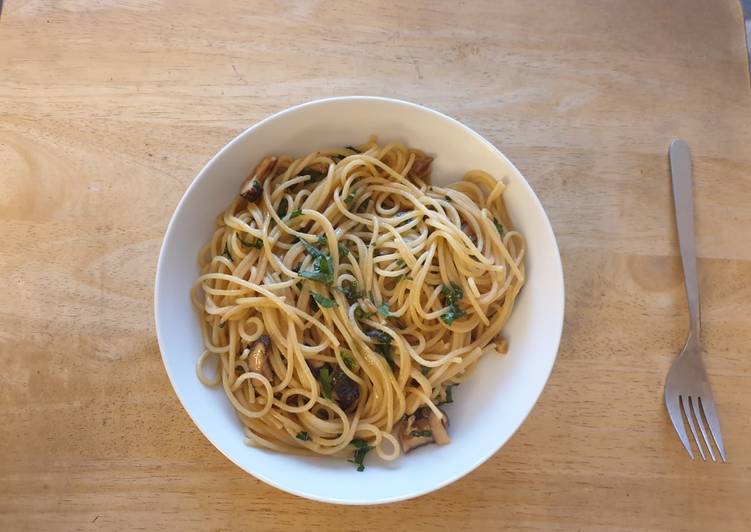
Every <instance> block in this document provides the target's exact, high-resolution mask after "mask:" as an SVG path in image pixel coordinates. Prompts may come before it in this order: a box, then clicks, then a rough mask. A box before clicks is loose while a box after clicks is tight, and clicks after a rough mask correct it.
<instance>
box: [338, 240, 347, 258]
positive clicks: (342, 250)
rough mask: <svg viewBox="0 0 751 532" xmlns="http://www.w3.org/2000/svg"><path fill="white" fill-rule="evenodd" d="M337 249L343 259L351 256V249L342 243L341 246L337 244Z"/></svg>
mask: <svg viewBox="0 0 751 532" xmlns="http://www.w3.org/2000/svg"><path fill="white" fill-rule="evenodd" d="M337 248H338V249H339V255H341V256H342V257H346V256H347V255H349V248H348V247H347V246H346V245H345V244H342V243H341V242H340V243H339V244H337Z"/></svg>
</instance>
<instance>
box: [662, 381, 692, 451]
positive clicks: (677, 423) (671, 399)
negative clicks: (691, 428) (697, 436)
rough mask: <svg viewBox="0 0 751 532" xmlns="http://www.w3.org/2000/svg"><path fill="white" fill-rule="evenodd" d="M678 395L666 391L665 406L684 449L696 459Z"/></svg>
mask: <svg viewBox="0 0 751 532" xmlns="http://www.w3.org/2000/svg"><path fill="white" fill-rule="evenodd" d="M678 397H679V396H678V395H671V394H669V393H668V390H667V389H665V406H666V407H667V409H668V415H669V416H670V421H672V422H673V428H674V429H675V431H676V432H677V433H678V437H679V438H680V439H681V443H682V444H683V448H684V449H686V452H687V453H688V455H689V456H690V457H691V460H693V459H694V453H693V452H692V451H691V444H690V443H688V434H686V426H685V425H684V424H683V417H682V416H681V406H680V404H679V402H678Z"/></svg>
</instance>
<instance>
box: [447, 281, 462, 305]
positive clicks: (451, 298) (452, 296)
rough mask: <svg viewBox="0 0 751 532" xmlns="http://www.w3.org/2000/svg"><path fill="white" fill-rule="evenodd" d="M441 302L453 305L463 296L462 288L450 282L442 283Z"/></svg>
mask: <svg viewBox="0 0 751 532" xmlns="http://www.w3.org/2000/svg"><path fill="white" fill-rule="evenodd" d="M441 295H442V296H443V302H444V304H446V305H453V304H454V303H456V302H458V301H459V300H461V299H462V298H463V297H464V290H462V287H461V286H459V285H458V284H456V283H454V282H452V283H451V284H449V285H443V288H441Z"/></svg>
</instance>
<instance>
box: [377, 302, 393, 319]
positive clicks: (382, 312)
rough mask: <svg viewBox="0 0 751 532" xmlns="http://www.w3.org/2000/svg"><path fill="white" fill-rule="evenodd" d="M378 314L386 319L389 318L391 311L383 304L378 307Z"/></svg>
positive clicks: (387, 305)
mask: <svg viewBox="0 0 751 532" xmlns="http://www.w3.org/2000/svg"><path fill="white" fill-rule="evenodd" d="M378 314H380V315H381V316H383V317H384V318H388V317H389V316H391V309H390V308H389V304H388V303H384V304H383V305H381V306H380V307H378Z"/></svg>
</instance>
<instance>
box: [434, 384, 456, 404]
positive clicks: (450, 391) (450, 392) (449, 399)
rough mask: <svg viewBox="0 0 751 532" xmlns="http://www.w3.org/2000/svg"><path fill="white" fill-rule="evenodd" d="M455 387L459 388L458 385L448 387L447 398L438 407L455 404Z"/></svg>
mask: <svg viewBox="0 0 751 532" xmlns="http://www.w3.org/2000/svg"><path fill="white" fill-rule="evenodd" d="M454 386H459V385H458V384H449V385H448V386H446V398H445V399H444V400H443V401H441V402H440V403H438V406H441V405H445V404H449V403H453V402H454V395H453V389H454Z"/></svg>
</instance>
